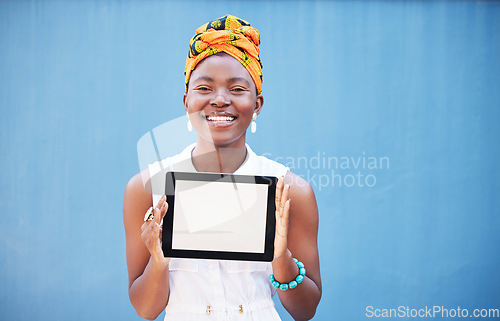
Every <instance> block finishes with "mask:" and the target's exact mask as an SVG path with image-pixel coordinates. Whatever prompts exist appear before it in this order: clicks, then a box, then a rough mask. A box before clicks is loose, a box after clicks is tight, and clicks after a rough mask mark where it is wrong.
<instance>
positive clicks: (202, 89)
mask: <svg viewBox="0 0 500 321" xmlns="http://www.w3.org/2000/svg"><path fill="white" fill-rule="evenodd" d="M195 90H200V91H208V90H210V88H209V87H205V86H199V87H196V88H195Z"/></svg>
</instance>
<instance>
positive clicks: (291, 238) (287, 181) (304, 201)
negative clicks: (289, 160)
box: [273, 172, 321, 320]
mask: <svg viewBox="0 0 500 321" xmlns="http://www.w3.org/2000/svg"><path fill="white" fill-rule="evenodd" d="M287 185H289V190H288V191H287ZM276 194H277V200H276V202H277V209H278V212H279V213H278V214H277V216H280V215H282V216H281V217H278V218H277V223H276V225H277V231H276V234H277V235H276V240H277V241H276V243H275V248H277V249H276V250H275V259H274V260H273V274H274V277H275V279H276V280H277V281H278V282H280V283H289V282H290V281H292V280H294V279H295V277H296V276H297V275H298V274H299V269H298V267H297V264H296V263H295V262H294V261H293V260H292V257H294V258H296V259H298V260H299V261H301V262H302V263H304V265H305V269H306V276H305V277H304V281H303V282H302V283H300V284H299V285H298V286H297V287H296V288H294V289H289V290H287V291H281V290H278V295H279V298H280V300H281V303H282V304H283V306H284V307H285V309H286V310H287V311H288V312H289V313H290V315H291V316H292V317H293V318H294V319H295V320H309V319H311V318H312V317H313V316H314V314H315V313H316V307H317V306H318V304H319V300H320V298H321V276H320V271H319V255H318V243H317V238H318V222H319V219H318V206H317V204H316V198H315V196H314V191H313V190H312V188H311V186H310V185H309V183H307V182H306V181H305V180H304V179H303V178H301V177H300V176H298V175H296V174H293V173H291V172H288V173H287V175H286V176H285V178H284V181H283V180H280V182H278V187H277V193H276ZM287 199H290V201H289V204H288V205H287V204H286V200H287ZM283 234H285V235H283ZM276 255H277V256H276Z"/></svg>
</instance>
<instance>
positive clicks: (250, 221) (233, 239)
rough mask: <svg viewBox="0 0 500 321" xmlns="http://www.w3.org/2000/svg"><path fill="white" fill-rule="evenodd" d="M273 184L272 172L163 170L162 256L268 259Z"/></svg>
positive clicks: (273, 220) (271, 227)
mask: <svg viewBox="0 0 500 321" xmlns="http://www.w3.org/2000/svg"><path fill="white" fill-rule="evenodd" d="M169 175H170V177H169ZM169 184H170V187H169ZM275 184H276V178H275V177H264V176H245V175H231V174H212V173H180V172H169V173H167V188H166V190H167V193H166V194H167V201H168V203H169V210H168V212H167V215H166V216H165V219H164V223H163V226H164V234H163V245H164V246H163V248H164V252H166V253H165V256H171V257H199V258H219V259H249V260H264V259H263V255H264V254H266V253H267V255H266V260H267V259H269V255H270V254H269V248H270V247H272V245H273V244H269V243H273V242H274V226H275V217H274V211H275V207H274V195H275V193H274V192H275V191H274V189H275V188H276V187H275V186H276V185H275ZM168 191H169V192H168ZM270 194H272V195H270ZM270 196H271V197H272V198H271V199H270ZM270 204H271V208H270V207H269V206H270ZM172 205H173V206H172ZM269 211H271V213H270V212H269ZM269 214H272V215H269ZM270 234H272V235H270ZM271 240H272V242H271ZM266 241H267V247H266ZM270 245H271V246H270ZM266 249H267V251H266ZM252 254H254V255H252ZM235 255H236V256H235ZM259 258H261V259H259ZM271 259H272V254H271Z"/></svg>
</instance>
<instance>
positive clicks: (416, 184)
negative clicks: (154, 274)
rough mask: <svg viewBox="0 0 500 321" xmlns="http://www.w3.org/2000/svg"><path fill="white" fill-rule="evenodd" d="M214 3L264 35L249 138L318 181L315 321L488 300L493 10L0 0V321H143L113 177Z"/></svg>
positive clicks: (485, 304)
mask: <svg viewBox="0 0 500 321" xmlns="http://www.w3.org/2000/svg"><path fill="white" fill-rule="evenodd" d="M226 13H231V14H234V15H236V16H239V17H242V18H244V19H246V20H248V21H250V22H251V23H252V25H254V26H256V27H257V28H258V29H259V30H260V32H261V36H262V46H261V49H262V59H263V62H264V92H263V93H264V96H265V105H264V109H263V112H262V113H261V115H260V116H259V118H258V120H257V122H258V131H257V133H256V134H254V135H252V136H251V137H249V143H250V145H251V146H252V147H253V149H254V150H255V151H257V152H258V153H261V154H266V155H268V157H269V158H271V159H278V160H280V161H282V162H283V163H287V165H289V166H290V167H292V170H293V171H295V172H296V173H298V174H300V175H303V176H304V177H306V178H307V179H308V180H309V181H310V182H311V184H312V185H313V187H314V189H315V191H316V195H317V200H318V204H319V209H320V233H319V246H320V259H321V269H322V278H323V298H322V301H321V303H320V305H319V308H318V311H317V316H316V317H315V318H314V319H315V320H347V321H349V320H364V319H369V318H367V317H366V315H365V313H366V310H365V309H366V307H367V306H373V307H374V308H397V307H399V306H404V307H406V306H408V307H409V308H422V307H424V306H434V305H439V306H443V307H444V308H448V309H453V308H456V307H458V306H460V307H461V308H468V309H470V313H472V309H474V308H499V307H500V306H499V298H500V269H499V267H498V265H499V263H500V259H499V256H498V252H499V248H500V233H499V228H500V215H499V214H500V197H499V196H498V195H499V182H500V170H499V167H498V159H499V157H500V148H499V146H500V126H499V125H498V124H499V121H500V109H499V107H500V88H499V87H500V85H499V84H500V61H499V57H500V37H499V34H500V2H483V1H478V2H467V1H462V2H453V1H449V2H431V1H425V2H418V1H411V2H405V1H380V2H378V1H370V2H368V1H366V2H365V1H353V2H348V1H332V2H328V1H319V2H301V1H294V2H285V1H271V2H267V1H261V2H253V3H252V2H238V1H228V2H226V1H211V2H208V3H205V2H201V1H183V2H182V1H176V2H160V1H1V2H0V30H1V31H0V108H1V109H0V110H1V117H0V138H1V139H0V150H1V156H0V157H1V158H0V177H1V179H0V193H1V194H0V212H1V215H0V261H1V264H0V284H1V287H0V314H1V319H2V320H139V319H140V318H139V317H137V316H136V314H135V311H134V310H133V308H132V306H131V304H130V302H129V299H128V293H127V282H128V281H127V271H126V262H125V238H124V231H123V223H122V213H121V209H122V201H123V192H124V188H125V185H126V183H127V181H128V180H129V179H130V177H131V176H132V175H134V174H135V173H136V172H137V171H138V170H139V165H138V156H137V149H136V148H137V142H138V140H139V139H140V138H141V136H142V135H143V134H145V133H147V132H148V131H149V130H151V129H152V128H154V127H156V126H159V125H161V124H162V123H165V122H167V121H169V120H172V119H175V118H176V117H179V116H182V115H183V113H184V112H183V107H182V100H181V99H182V94H183V90H184V88H183V68H184V62H185V56H186V53H187V43H188V41H189V39H190V37H191V36H192V35H193V34H194V30H195V28H196V27H198V26H199V25H201V24H203V23H205V22H207V21H208V20H211V19H212V18H216V17H220V16H223V15H224V14H226ZM358 160H359V162H358ZM318 161H319V163H320V164H319V166H317V165H318V164H317V162H318ZM335 161H337V162H338V163H337V164H335ZM363 161H364V163H363ZM368 185H370V186H368ZM280 314H281V315H282V316H283V319H284V320H291V319H290V318H289V317H287V316H286V312H284V311H283V310H282V309H280Z"/></svg>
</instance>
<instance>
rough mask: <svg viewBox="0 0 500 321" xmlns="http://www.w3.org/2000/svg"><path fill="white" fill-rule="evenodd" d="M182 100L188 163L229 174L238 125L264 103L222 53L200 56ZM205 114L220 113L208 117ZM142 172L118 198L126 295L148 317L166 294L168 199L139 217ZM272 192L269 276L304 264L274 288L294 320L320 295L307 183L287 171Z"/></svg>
mask: <svg viewBox="0 0 500 321" xmlns="http://www.w3.org/2000/svg"><path fill="white" fill-rule="evenodd" d="M183 102H184V106H185V109H186V112H187V113H188V114H189V118H190V120H191V123H192V125H193V128H194V129H195V130H196V131H197V133H198V140H197V144H196V147H195V148H194V150H193V152H192V156H193V165H194V166H195V168H196V170H197V171H200V172H225V173H232V172H234V171H235V170H236V169H238V168H239V167H240V165H241V164H242V163H243V161H244V160H245V157H246V147H245V141H246V130H247V128H248V126H249V125H250V122H251V120H252V115H253V114H254V113H256V114H257V115H258V114H259V113H260V111H261V108H262V105H263V103H264V99H263V97H262V96H261V95H258V94H257V93H256V89H255V84H254V83H253V80H252V78H251V76H250V74H249V73H248V71H247V70H246V69H245V68H244V67H243V66H242V65H241V64H240V63H239V62H238V61H237V60H236V59H234V58H232V57H230V56H228V55H226V54H221V55H214V56H210V57H208V58H205V59H204V60H203V61H202V62H201V63H199V64H198V66H197V67H196V69H195V70H194V71H193V73H192V75H191V79H190V81H189V87H188V91H187V92H186V93H185V94H184V97H183ZM210 116H213V117H215V116H221V117H226V118H224V119H223V120H220V119H219V120H216V121H213V120H210V119H213V118H210ZM143 178H146V180H147V178H149V171H148V170H145V171H143V172H141V173H139V174H137V175H135V176H134V177H132V179H131V180H130V181H129V183H128V184H127V187H126V189H125V196H124V203H123V218H124V224H125V234H126V242H127V266H128V272H129V296H130V300H131V302H132V305H133V306H134V308H135V309H136V311H137V313H138V314H139V316H141V317H143V318H146V319H149V320H154V319H155V318H156V317H157V316H158V315H159V314H160V313H161V312H162V311H163V310H164V309H165V307H166V305H167V303H168V297H169V270H168V265H169V262H170V259H169V258H165V257H164V256H163V252H162V250H161V222H162V219H163V217H164V215H165V214H166V211H167V208H168V204H167V203H166V202H165V198H164V197H163V198H162V199H161V200H160V202H159V203H158V204H156V207H155V210H154V214H155V218H154V220H153V221H151V222H143V217H144V213H145V212H146V211H147V210H148V208H149V207H150V206H152V195H151V194H150V193H149V192H148V191H147V190H146V188H145V184H144V183H143ZM144 181H145V180H144ZM276 195H277V196H276V200H275V202H276V208H277V211H276V222H277V224H276V233H275V252H274V260H273V262H272V266H273V274H274V276H275V279H276V280H277V281H279V282H282V283H288V282H290V281H291V280H293V279H294V278H295V277H296V276H297V274H298V267H297V265H296V264H295V262H294V261H293V260H292V254H293V257H295V258H297V259H298V260H300V261H302V262H303V263H304V265H305V267H306V270H307V274H306V277H305V278H304V281H303V282H302V283H301V284H300V285H299V286H297V287H296V288H294V289H291V290H288V291H280V290H278V295H279V298H280V300H281V302H282V304H283V306H284V307H285V309H286V310H287V311H288V312H289V313H290V315H291V316H292V317H293V318H294V319H295V320H309V319H311V318H312V317H313V316H314V314H315V312H316V307H317V306H318V303H319V300H320V298H321V276H320V270H319V255H318V246H317V234H318V221H319V220H318V208H317V204H316V199H315V196H314V192H313V190H312V188H311V186H310V185H309V184H308V183H307V182H306V181H305V180H304V179H302V178H301V177H299V176H298V175H296V174H293V173H291V172H288V173H287V174H286V176H285V177H283V178H280V180H279V181H278V185H277V188H276Z"/></svg>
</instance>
